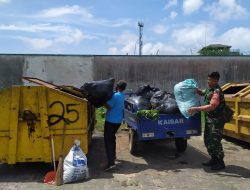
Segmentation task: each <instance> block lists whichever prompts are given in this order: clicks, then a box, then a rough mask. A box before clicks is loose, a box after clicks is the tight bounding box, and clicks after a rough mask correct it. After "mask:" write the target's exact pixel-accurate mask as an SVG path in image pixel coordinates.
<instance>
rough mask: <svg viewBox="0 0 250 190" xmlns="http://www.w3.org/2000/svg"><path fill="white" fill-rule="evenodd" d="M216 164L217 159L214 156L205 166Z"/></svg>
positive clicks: (204, 163)
mask: <svg viewBox="0 0 250 190" xmlns="http://www.w3.org/2000/svg"><path fill="white" fill-rule="evenodd" d="M214 164H215V158H214V157H213V156H212V158H211V159H210V160H209V161H208V162H203V163H202V165H203V166H213V165H214Z"/></svg>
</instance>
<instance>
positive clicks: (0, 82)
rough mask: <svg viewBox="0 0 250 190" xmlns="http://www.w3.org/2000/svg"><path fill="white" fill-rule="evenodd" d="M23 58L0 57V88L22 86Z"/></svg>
mask: <svg viewBox="0 0 250 190" xmlns="http://www.w3.org/2000/svg"><path fill="white" fill-rule="evenodd" d="M23 65H24V56H6V55H0V88H5V87H8V86H11V85H20V84H22V79H21V77H22V73H23Z"/></svg>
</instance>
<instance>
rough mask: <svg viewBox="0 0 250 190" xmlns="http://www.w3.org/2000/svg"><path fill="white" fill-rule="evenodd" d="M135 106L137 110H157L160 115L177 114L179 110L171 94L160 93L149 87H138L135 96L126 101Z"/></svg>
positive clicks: (160, 91)
mask: <svg viewBox="0 0 250 190" xmlns="http://www.w3.org/2000/svg"><path fill="white" fill-rule="evenodd" d="M127 101H129V102H130V103H132V104H134V105H136V106H137V110H138V111H140V110H150V109H153V110H158V111H159V113H162V114H174V113H178V112H179V109H178V106H177V103H176V101H175V97H174V95H173V94H170V93H167V92H166V91H162V90H160V89H159V88H155V87H151V86H150V85H144V86H140V87H139V89H138V90H137V91H136V96H132V97H129V98H128V99H127Z"/></svg>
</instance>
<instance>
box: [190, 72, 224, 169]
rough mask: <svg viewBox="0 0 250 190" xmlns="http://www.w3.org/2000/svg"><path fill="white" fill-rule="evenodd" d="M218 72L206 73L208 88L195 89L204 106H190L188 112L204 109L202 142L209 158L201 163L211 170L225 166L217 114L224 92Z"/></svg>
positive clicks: (221, 129) (221, 132) (220, 128)
mask: <svg viewBox="0 0 250 190" xmlns="http://www.w3.org/2000/svg"><path fill="white" fill-rule="evenodd" d="M219 79H220V74H219V73H218V72H212V73H211V74H209V75H208V87H209V88H208V89H206V90H204V91H202V90H200V89H198V90H197V93H198V94H199V95H202V96H205V97H204V103H205V105H204V106H200V107H191V108H190V109H189V110H188V111H189V113H193V112H197V111H204V112H205V131H204V143H205V146H206V148H207V151H208V153H209V155H210V156H211V159H210V160H209V161H208V162H206V163H202V164H203V165H204V166H210V167H211V170H220V169H224V168H225V163H224V161H223V158H224V152H223V147H222V144H221V140H222V135H223V128H224V124H225V123H224V122H223V121H222V120H221V119H220V118H219V115H220V113H221V111H222V109H223V107H224V106H225V99H224V94H223V92H222V90H221V88H220V86H219V85H218V82H219Z"/></svg>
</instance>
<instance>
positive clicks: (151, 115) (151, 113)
mask: <svg viewBox="0 0 250 190" xmlns="http://www.w3.org/2000/svg"><path fill="white" fill-rule="evenodd" d="M136 116H137V117H138V118H141V117H145V118H147V119H152V120H157V119H159V116H160V115H159V110H140V111H137V114H136Z"/></svg>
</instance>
